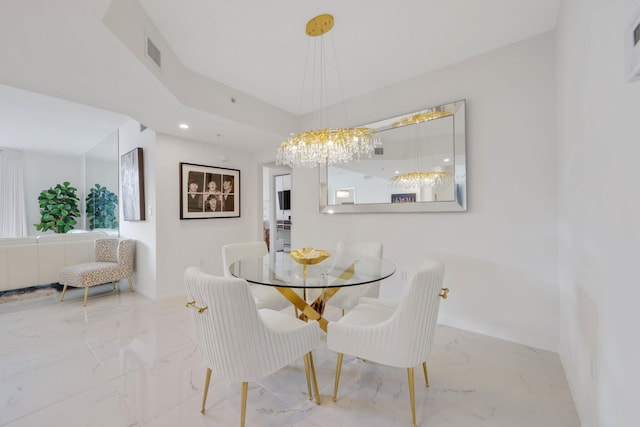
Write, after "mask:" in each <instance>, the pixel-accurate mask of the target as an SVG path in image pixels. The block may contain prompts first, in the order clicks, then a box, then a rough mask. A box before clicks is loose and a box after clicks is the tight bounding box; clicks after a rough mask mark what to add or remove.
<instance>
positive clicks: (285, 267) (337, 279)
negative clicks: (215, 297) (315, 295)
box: [229, 252, 396, 288]
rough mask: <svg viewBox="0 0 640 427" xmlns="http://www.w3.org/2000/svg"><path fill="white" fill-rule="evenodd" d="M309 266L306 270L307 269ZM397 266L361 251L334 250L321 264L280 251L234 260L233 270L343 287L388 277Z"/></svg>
mask: <svg viewBox="0 0 640 427" xmlns="http://www.w3.org/2000/svg"><path fill="white" fill-rule="evenodd" d="M305 270H306V271H305ZM395 270H396V267H395V265H394V264H393V263H392V262H391V261H389V260H387V259H384V258H375V257H371V256H367V255H364V254H361V253H357V252H333V253H331V256H329V257H328V258H327V259H325V260H323V261H322V262H320V263H318V264H308V265H306V269H305V265H303V264H299V263H298V262H296V261H295V260H293V259H292V258H291V257H290V256H289V254H288V253H285V252H276V253H270V254H267V255H265V256H264V257H260V258H247V259H243V260H240V261H236V262H234V263H233V264H231V267H230V268H229V271H230V272H231V274H232V275H233V276H235V277H240V278H242V279H245V280H246V281H247V282H249V283H256V284H260V285H267V286H280V287H287V288H340V287H344V286H355V285H364V284H367V283H371V282H376V281H378V280H382V279H386V278H387V277H389V276H391V275H392V274H393V273H394V272H395Z"/></svg>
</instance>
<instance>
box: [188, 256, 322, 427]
mask: <svg viewBox="0 0 640 427" xmlns="http://www.w3.org/2000/svg"><path fill="white" fill-rule="evenodd" d="M184 283H185V288H186V294H187V299H188V302H187V308H189V309H190V312H191V318H192V320H193V324H194V327H195V331H196V337H197V341H198V347H199V349H200V353H201V355H202V358H203V360H204V363H205V365H206V366H207V372H206V377H205V386H204V396H203V399H202V409H201V410H200V412H202V413H203V414H204V412H205V409H206V403H207V392H208V390H209V383H210V380H211V373H212V372H214V373H215V374H216V376H217V377H218V378H220V379H223V380H230V381H240V382H241V383H242V388H241V389H242V396H241V412H240V427H244V424H245V414H246V405H247V388H248V382H249V381H256V380H258V379H260V378H263V377H265V376H267V375H270V374H272V373H273V372H276V371H278V370H279V369H281V368H283V367H285V366H287V365H289V364H291V363H292V362H294V361H295V360H296V359H298V358H299V357H303V358H304V365H305V373H306V378H307V391H308V393H309V399H312V396H313V395H312V391H311V387H312V385H311V384H312V383H313V387H314V391H315V394H316V401H317V402H318V403H320V395H319V393H318V383H317V381H316V375H315V368H314V366H313V358H312V354H311V351H312V350H313V349H314V348H316V347H318V346H319V345H320V329H319V327H318V324H317V322H315V321H310V322H308V323H306V322H303V321H302V320H299V319H296V318H294V317H292V316H289V315H286V314H284V313H281V312H279V311H275V310H270V309H261V310H258V308H257V307H256V304H255V301H254V299H253V296H252V295H251V292H250V291H249V285H248V283H247V282H246V281H245V280H244V279H238V278H229V277H219V276H212V275H210V274H206V273H204V272H202V270H200V269H199V268H198V267H189V268H188V269H187V270H186V271H185V274H184Z"/></svg>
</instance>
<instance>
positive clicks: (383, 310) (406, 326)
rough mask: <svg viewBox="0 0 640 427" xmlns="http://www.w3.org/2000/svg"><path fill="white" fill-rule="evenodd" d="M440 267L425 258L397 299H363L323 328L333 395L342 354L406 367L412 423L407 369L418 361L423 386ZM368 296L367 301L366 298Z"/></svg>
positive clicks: (435, 314) (434, 323)
mask: <svg viewBox="0 0 640 427" xmlns="http://www.w3.org/2000/svg"><path fill="white" fill-rule="evenodd" d="M444 272H445V267H444V265H442V264H441V263H440V262H438V261H435V260H432V259H429V260H426V261H425V262H424V263H423V264H422V265H421V267H420V269H419V270H418V271H417V272H416V273H415V274H414V275H413V276H412V278H411V280H410V281H409V285H408V287H407V289H406V291H405V292H404V294H403V296H402V297H401V299H400V301H399V302H398V303H397V304H393V303H391V304H387V303H384V302H383V301H378V302H374V301H372V300H371V299H370V298H363V303H362V304H358V305H356V306H355V307H354V308H353V309H352V310H350V311H349V312H348V313H346V314H345V315H344V317H342V318H341V319H340V320H339V321H337V322H330V323H329V326H328V329H327V347H328V348H329V350H332V351H335V352H337V353H338V363H337V366H336V379H335V385H334V391H333V400H334V401H336V399H337V395H338V383H339V381H340V370H341V367H342V358H343V355H344V354H349V355H351V356H355V357H358V358H361V359H364V360H367V361H370V362H374V363H380V364H383V365H388V366H393V367H397V368H406V369H407V373H408V379H409V398H410V400H411V415H412V422H413V426H414V427H415V426H416V410H415V391H414V383H413V369H414V367H416V366H419V365H420V364H422V367H423V370H424V375H425V384H426V385H427V387H428V384H429V382H428V376H427V365H426V361H427V358H428V357H429V354H430V353H431V347H432V344H433V337H434V333H435V330H436V326H437V320H438V310H439V308H440V297H446V293H447V292H448V290H446V291H445V290H444V289H442V281H443V279H444ZM367 301H369V302H367Z"/></svg>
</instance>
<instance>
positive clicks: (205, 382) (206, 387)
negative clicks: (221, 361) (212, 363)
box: [200, 368, 211, 414]
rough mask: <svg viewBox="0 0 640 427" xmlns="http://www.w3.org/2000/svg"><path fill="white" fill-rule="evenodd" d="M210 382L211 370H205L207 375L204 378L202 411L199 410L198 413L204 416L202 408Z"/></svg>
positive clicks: (205, 401)
mask: <svg viewBox="0 0 640 427" xmlns="http://www.w3.org/2000/svg"><path fill="white" fill-rule="evenodd" d="M210 381H211V368H207V374H206V376H205V377H204V396H203V397H202V409H200V413H201V414H204V411H205V409H204V406H205V405H206V403H207V393H209V382H210Z"/></svg>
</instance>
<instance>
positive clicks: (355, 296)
mask: <svg viewBox="0 0 640 427" xmlns="http://www.w3.org/2000/svg"><path fill="white" fill-rule="evenodd" d="M336 250H337V251H338V252H342V251H345V252H358V253H361V254H364V255H368V256H372V257H376V258H382V243H376V242H359V241H354V242H350V241H345V240H341V241H339V242H338V245H337V247H336ZM379 294H380V282H373V283H369V284H367V285H358V286H350V287H344V288H342V289H340V291H339V292H337V293H336V294H334V295H333V297H331V299H329V301H327V306H329V307H335V308H338V309H341V310H342V314H343V315H344V313H345V311H346V310H350V309H352V308H353V307H355V306H356V304H358V300H359V299H360V298H361V297H371V298H377V297H378V295H379Z"/></svg>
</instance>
